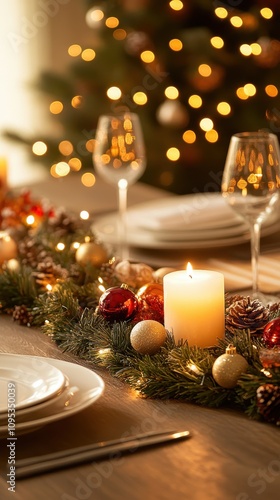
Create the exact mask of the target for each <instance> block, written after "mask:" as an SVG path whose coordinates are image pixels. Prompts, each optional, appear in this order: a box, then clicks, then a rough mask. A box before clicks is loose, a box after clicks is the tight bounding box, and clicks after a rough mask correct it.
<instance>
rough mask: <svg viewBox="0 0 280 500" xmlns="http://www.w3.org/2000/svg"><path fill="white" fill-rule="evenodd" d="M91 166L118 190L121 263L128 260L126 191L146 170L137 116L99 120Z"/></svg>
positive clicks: (126, 113)
mask: <svg viewBox="0 0 280 500" xmlns="http://www.w3.org/2000/svg"><path fill="white" fill-rule="evenodd" d="M93 164H94V166H95V168H96V171H97V173H98V174H99V175H100V176H101V177H102V178H103V179H104V180H105V181H106V182H108V183H111V184H114V185H116V186H117V187H118V204H119V220H118V236H119V237H118V240H119V254H120V257H121V259H122V260H124V259H127V258H128V245H127V234H126V233H127V231H126V210H127V188H128V186H129V185H131V184H134V183H135V182H136V181H137V180H138V179H139V177H141V175H142V174H143V172H144V170H145V168H146V155H145V145H144V140H143V135H142V127H141V124H140V120H139V117H138V115H137V114H135V113H131V112H129V111H125V112H123V113H121V114H116V115H113V114H112V115H101V116H100V117H99V120H98V123H97V129H96V144H95V147H94V151H93Z"/></svg>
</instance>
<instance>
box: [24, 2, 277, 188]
mask: <svg viewBox="0 0 280 500" xmlns="http://www.w3.org/2000/svg"><path fill="white" fill-rule="evenodd" d="M85 10H86V15H85V23H87V25H88V26H90V28H91V33H92V40H91V41H90V44H89V47H80V46H79V45H75V44H73V45H72V46H71V47H69V58H70V61H69V71H68V73H67V74H65V75H63V76H62V75H56V74H53V73H51V72H49V73H45V74H42V77H41V81H40V85H39V86H40V89H41V90H42V91H44V93H46V94H47V95H49V97H50V113H51V114H53V117H54V120H55V121H56V122H59V124H60V128H59V129H58V131H59V132H57V131H56V133H55V134H54V136H53V137H40V138H38V137H36V138H24V141H26V142H27V143H29V144H30V145H31V144H33V143H34V142H37V141H39V140H40V141H43V143H44V144H45V145H46V146H47V148H46V152H45V153H44V155H43V156H42V159H44V161H45V162H46V164H47V165H48V167H49V168H50V167H52V173H53V174H54V175H58V174H56V173H55V168H57V164H58V165H59V166H60V167H61V163H59V162H66V163H67V165H68V166H70V168H71V169H72V170H77V169H80V168H81V169H82V171H91V172H92V169H93V167H92V154H91V153H92V148H93V147H94V141H93V139H92V138H93V137H94V133H95V128H96V124H97V120H98V117H99V115H100V114H103V113H105V112H112V111H117V110H118V109H122V108H124V107H127V108H129V109H130V110H132V111H134V112H136V113H138V114H139V116H140V119H141V122H142V125H143V130H144V136H145V142H146V148H147V158H148V165H147V169H146V172H145V174H144V176H143V178H142V181H144V182H146V183H148V184H151V185H155V186H159V187H162V188H164V189H167V190H170V191H173V192H177V193H181V194H183V193H190V192H196V191H209V190H219V182H220V178H221V172H222V169H223V164H224V159H225V155H226V151H227V147H228V143H229V140H230V136H231V135H232V134H234V133H236V132H241V131H249V130H257V129H269V130H270V131H272V132H275V133H278V131H279V132H280V126H279V124H280V102H279V89H278V87H279V85H280V84H279V82H280V42H279V40H278V38H279V17H280V2H279V1H277V0H256V1H250V2H249V1H246V0H244V1H242V0H229V1H227V2H226V1H225V2H224V1H219V0H188V1H187V0H185V1H180V0H172V1H163V0H115V1H114V0H109V1H103V2H100V5H99V6H96V3H95V2H93V1H87V4H86V9H85ZM73 42H74V40H73ZM41 146H42V144H40V143H39V145H38V144H36V145H35V147H34V148H33V151H34V152H35V154H36V153H42V149H41ZM43 148H44V145H43ZM43 151H44V149H43ZM63 165H64V166H65V163H62V166H63Z"/></svg>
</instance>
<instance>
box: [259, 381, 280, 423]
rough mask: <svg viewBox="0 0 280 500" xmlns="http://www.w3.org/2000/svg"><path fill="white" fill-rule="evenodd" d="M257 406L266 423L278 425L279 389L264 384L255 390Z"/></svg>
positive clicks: (279, 421) (279, 411)
mask: <svg viewBox="0 0 280 500" xmlns="http://www.w3.org/2000/svg"><path fill="white" fill-rule="evenodd" d="M257 405H258V408H259V412H260V414H261V415H262V416H263V417H264V419H265V420H266V421H267V422H270V423H271V424H276V425H280V387H279V386H277V385H273V384H264V385H261V386H260V387H259V388H258V389H257Z"/></svg>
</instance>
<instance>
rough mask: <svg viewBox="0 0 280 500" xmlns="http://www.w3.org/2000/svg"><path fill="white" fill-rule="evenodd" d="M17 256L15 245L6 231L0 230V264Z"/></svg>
mask: <svg viewBox="0 0 280 500" xmlns="http://www.w3.org/2000/svg"><path fill="white" fill-rule="evenodd" d="M16 256H17V245H16V242H15V240H13V238H11V236H10V235H9V233H7V232H6V231H1V232H0V264H3V262H5V261H7V260H10V259H14V258H16Z"/></svg>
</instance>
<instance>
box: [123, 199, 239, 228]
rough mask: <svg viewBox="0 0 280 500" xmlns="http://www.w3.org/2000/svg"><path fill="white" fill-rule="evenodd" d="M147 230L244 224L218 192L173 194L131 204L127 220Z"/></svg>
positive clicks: (222, 226)
mask: <svg viewBox="0 0 280 500" xmlns="http://www.w3.org/2000/svg"><path fill="white" fill-rule="evenodd" d="M132 220H133V222H134V224H137V225H138V226H139V227H141V228H144V229H149V230H153V231H156V230H166V231H186V230H187V231H201V230H207V229H208V230H209V229H211V228H224V227H229V226H236V225H239V226H240V225H244V223H243V222H242V220H241V219H240V218H239V217H238V216H237V214H235V212H234V211H233V210H232V209H231V207H230V206H229V205H228V203H227V202H226V200H225V199H224V198H223V197H222V196H221V194H220V193H197V194H195V195H194V194H191V195H183V196H176V197H172V198H166V199H162V200H156V201H155V202H151V203H146V204H142V205H139V206H138V207H133V208H132V209H130V210H129V214H128V221H129V222H130V221H132Z"/></svg>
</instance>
